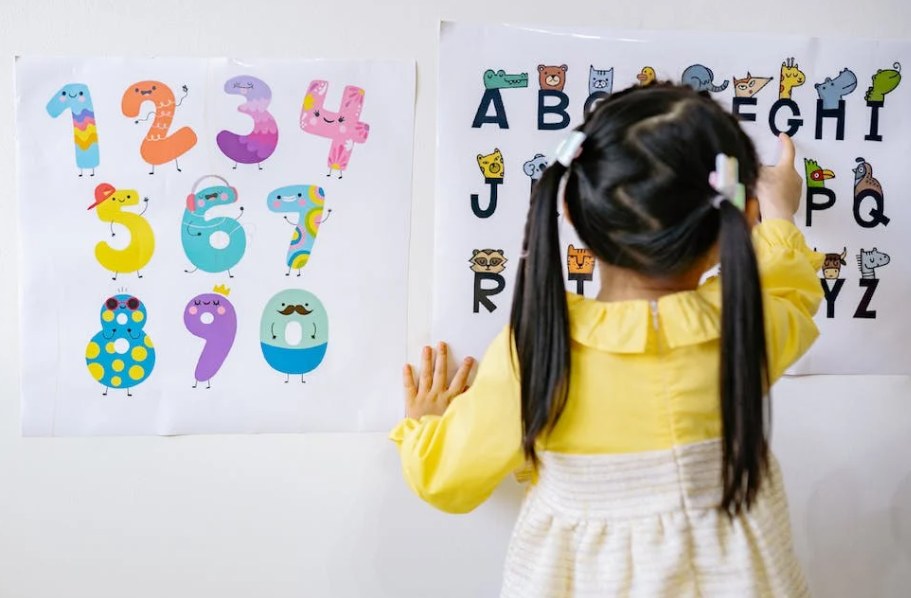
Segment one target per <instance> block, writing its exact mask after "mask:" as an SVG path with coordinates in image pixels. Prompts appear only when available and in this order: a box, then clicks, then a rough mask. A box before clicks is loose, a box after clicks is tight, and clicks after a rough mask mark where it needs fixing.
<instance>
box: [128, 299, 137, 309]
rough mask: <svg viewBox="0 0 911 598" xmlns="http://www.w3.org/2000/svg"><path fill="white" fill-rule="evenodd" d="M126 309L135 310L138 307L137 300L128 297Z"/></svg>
mask: <svg viewBox="0 0 911 598" xmlns="http://www.w3.org/2000/svg"><path fill="white" fill-rule="evenodd" d="M127 307H128V308H130V309H137V308H138V307H139V299H137V298H136V297H130V298H129V299H127Z"/></svg>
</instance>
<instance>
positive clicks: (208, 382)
mask: <svg viewBox="0 0 911 598" xmlns="http://www.w3.org/2000/svg"><path fill="white" fill-rule="evenodd" d="M210 388H212V380H206V390H208V389H210Z"/></svg>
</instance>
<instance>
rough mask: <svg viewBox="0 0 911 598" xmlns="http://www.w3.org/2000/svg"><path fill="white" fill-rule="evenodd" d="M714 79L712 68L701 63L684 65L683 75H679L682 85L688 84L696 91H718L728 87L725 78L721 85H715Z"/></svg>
mask: <svg viewBox="0 0 911 598" xmlns="http://www.w3.org/2000/svg"><path fill="white" fill-rule="evenodd" d="M714 79H715V73H713V72H712V69H710V68H709V67H707V66H705V65H703V64H694V65H692V66H688V67H686V70H685V71H683V77H681V79H680V80H681V81H682V82H683V84H684V85H689V86H690V87H692V88H693V89H695V90H696V91H713V92H715V93H718V92H719V91H724V90H725V89H727V88H728V80H727V79H725V80H724V82H723V83H722V84H721V85H715V83H714Z"/></svg>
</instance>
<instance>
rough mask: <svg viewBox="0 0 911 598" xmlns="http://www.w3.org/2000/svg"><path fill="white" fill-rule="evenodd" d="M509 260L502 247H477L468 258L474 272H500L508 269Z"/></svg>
mask: <svg viewBox="0 0 911 598" xmlns="http://www.w3.org/2000/svg"><path fill="white" fill-rule="evenodd" d="M507 261H509V260H507V259H506V256H505V255H503V250H502V249H475V250H474V251H472V252H471V259H470V260H468V262H469V263H470V264H471V270H472V272H482V273H487V274H499V273H500V272H502V271H503V270H505V269H506V262H507Z"/></svg>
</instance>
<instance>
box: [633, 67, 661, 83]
mask: <svg viewBox="0 0 911 598" xmlns="http://www.w3.org/2000/svg"><path fill="white" fill-rule="evenodd" d="M636 79H638V80H639V85H642V86H643V87H644V86H646V85H651V84H652V83H654V82H655V81H656V80H657V75H655V69H653V68H652V67H650V66H646V67H643V68H642V70H641V71H640V72H639V74H638V75H636Z"/></svg>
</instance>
